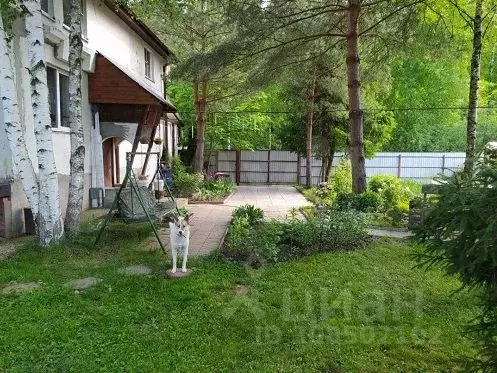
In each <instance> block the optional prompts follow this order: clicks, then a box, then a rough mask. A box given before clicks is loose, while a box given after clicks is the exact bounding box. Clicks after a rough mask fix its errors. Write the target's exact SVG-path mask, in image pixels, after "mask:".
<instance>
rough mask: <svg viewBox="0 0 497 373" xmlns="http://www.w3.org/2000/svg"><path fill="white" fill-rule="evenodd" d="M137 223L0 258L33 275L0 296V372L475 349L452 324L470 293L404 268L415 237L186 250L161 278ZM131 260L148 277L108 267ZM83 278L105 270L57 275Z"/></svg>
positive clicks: (325, 361)
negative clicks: (255, 254) (279, 248)
mask: <svg viewBox="0 0 497 373" xmlns="http://www.w3.org/2000/svg"><path fill="white" fill-rule="evenodd" d="M124 231H125V232H126V234H123V232H124ZM148 234H149V231H148V228H147V227H146V226H137V227H135V226H121V225H113V226H112V227H111V229H110V230H109V232H107V233H106V240H105V242H104V244H103V245H102V247H101V248H100V249H99V250H98V251H94V250H91V249H88V245H85V244H84V243H85V242H87V241H84V240H80V241H79V242H78V243H76V244H75V243H74V241H73V242H72V243H71V242H66V243H64V244H62V245H60V246H58V247H54V248H51V249H49V250H47V251H36V250H35V249H34V248H33V247H29V246H26V247H25V248H23V249H21V250H19V251H18V252H17V253H16V254H15V255H14V256H13V257H11V258H9V259H8V260H5V261H1V262H0V284H4V283H7V282H9V281H38V280H41V281H42V282H43V283H44V286H43V287H42V288H41V289H39V290H36V291H33V292H31V293H22V294H0V309H1V310H2V312H1V313H0V371H3V370H5V371H12V372H24V371H30V372H37V371H40V372H47V371H75V372H78V371H89V372H91V371H109V372H119V371H141V372H152V371H154V372H155V371H167V372H408V371H423V372H429V371H433V372H439V371H458V370H462V369H463V365H462V361H463V360H464V359H467V358H471V357H473V356H474V354H475V352H474V350H473V349H472V347H471V344H470V342H469V341H468V340H466V339H465V338H463V337H462V336H461V328H462V326H463V325H465V324H466V323H467V322H468V321H469V320H471V319H472V318H473V317H474V315H475V311H476V309H475V307H476V304H477V297H476V294H474V293H472V292H468V291H460V292H457V293H455V294H452V293H453V292H454V291H455V290H456V289H458V288H459V286H460V284H459V282H458V281H457V280H455V279H453V278H447V277H445V276H444V275H443V274H442V273H441V271H440V270H430V271H428V272H426V271H424V270H421V269H413V265H414V262H413V261H412V259H411V254H413V253H416V252H418V251H419V250H420V248H419V247H416V246H414V245H410V244H407V243H400V242H396V241H388V240H382V241H376V242H374V243H372V244H371V245H370V246H369V247H368V248H367V249H365V250H363V251H357V252H344V253H326V254H320V255H316V256H312V257H307V258H303V259H301V260H298V261H292V262H285V263H281V264H279V265H275V266H273V267H267V268H263V269H259V270H246V269H245V268H244V266H242V265H239V264H234V263H227V262H220V261H219V260H217V259H216V258H215V257H214V256H211V257H206V258H194V259H193V260H192V261H191V263H190V264H191V266H193V267H195V271H194V273H193V274H192V275H191V276H190V277H188V278H186V279H183V280H168V279H165V276H164V275H165V269H166V265H167V264H166V263H167V261H166V258H165V257H164V256H163V254H161V253H160V251H159V250H158V249H157V250H154V251H147V250H145V249H144V247H145V246H146V244H144V243H143V239H144V237H146V236H147V235H148ZM137 263H140V264H147V265H149V266H150V267H152V268H153V270H154V275H152V276H145V277H126V276H124V275H121V274H119V273H118V269H119V268H122V267H124V266H127V265H129V264H137ZM87 276H95V277H99V278H102V279H103V282H101V283H100V284H98V285H97V286H95V287H94V288H91V289H89V290H87V291H85V292H81V293H79V294H77V293H75V292H73V291H71V290H69V289H67V288H65V287H64V283H65V282H67V281H69V280H70V279H73V278H77V277H87ZM237 286H238V287H237ZM236 289H238V291H236Z"/></svg>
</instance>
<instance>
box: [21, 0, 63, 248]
mask: <svg viewBox="0 0 497 373" xmlns="http://www.w3.org/2000/svg"><path fill="white" fill-rule="evenodd" d="M23 3H24V5H25V7H26V9H27V11H28V13H27V15H26V19H25V21H26V47H27V51H28V60H29V61H28V69H29V74H30V77H31V105H32V107H33V119H34V132H35V138H36V153H37V155H38V180H39V190H40V199H39V211H38V217H37V226H38V240H39V243H40V245H41V246H44V247H45V246H48V245H50V243H52V242H53V241H56V240H58V239H59V238H60V237H61V236H62V234H63V224H62V216H61V212H60V203H59V183H58V180H57V168H56V166H55V158H54V153H53V142H52V129H51V121H50V113H49V107H48V87H47V71H46V66H45V61H44V57H45V56H44V37H43V24H42V18H41V7H40V1H39V0H24V2H23Z"/></svg>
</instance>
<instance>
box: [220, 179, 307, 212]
mask: <svg viewBox="0 0 497 373" xmlns="http://www.w3.org/2000/svg"><path fill="white" fill-rule="evenodd" d="M237 189H238V190H237V192H236V193H235V194H234V195H232V196H231V197H230V198H228V199H227V200H226V201H224V204H225V205H228V206H231V207H233V208H236V207H239V206H243V205H246V204H250V205H254V206H255V207H258V208H260V209H262V210H263V211H264V215H265V216H266V218H269V219H271V218H272V219H277V220H283V219H284V218H285V217H286V216H287V215H288V214H289V212H290V210H291V209H292V208H296V207H301V206H310V205H311V203H310V202H309V201H307V200H306V199H305V197H304V196H303V195H302V194H300V192H299V191H298V190H297V189H295V188H294V187H293V186H289V185H264V186H258V185H257V186H256V185H241V186H238V187H237Z"/></svg>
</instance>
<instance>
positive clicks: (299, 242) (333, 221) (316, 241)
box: [281, 208, 369, 258]
mask: <svg viewBox="0 0 497 373" xmlns="http://www.w3.org/2000/svg"><path fill="white" fill-rule="evenodd" d="M368 237H369V236H368V233H367V230H366V222H365V220H364V218H363V216H361V215H360V214H357V213H355V212H350V211H337V210H334V209H331V208H325V209H321V210H320V211H319V212H318V213H317V215H316V218H315V219H313V220H311V221H302V220H293V221H291V222H288V223H287V224H286V226H285V230H284V235H283V237H282V239H281V242H282V244H283V245H284V249H283V253H282V257H283V258H286V257H298V256H303V255H309V254H313V253H318V252H323V251H344V250H354V249H358V248H360V247H362V246H363V245H364V244H365V243H366V242H367V241H368Z"/></svg>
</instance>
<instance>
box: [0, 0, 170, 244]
mask: <svg viewBox="0 0 497 373" xmlns="http://www.w3.org/2000/svg"><path fill="white" fill-rule="evenodd" d="M41 4H42V13H43V24H44V36H45V60H46V63H47V82H48V88H49V101H50V102H49V103H47V104H48V105H49V108H50V117H51V121H52V134H53V142H54V152H55V161H56V165H57V172H58V176H59V188H60V197H61V198H60V201H61V209H62V213H63V214H65V207H66V203H67V194H68V183H69V157H70V141H69V129H68V127H67V117H68V112H67V109H68V56H69V41H68V36H69V27H68V24H69V22H70V17H69V4H70V1H69V0H41ZM82 5H83V37H84V46H83V48H84V62H83V91H82V94H83V100H82V102H83V104H82V105H83V107H82V109H83V124H84V139H85V147H86V158H85V198H84V201H83V208H84V209H88V208H90V207H99V206H102V203H103V201H102V199H101V196H102V192H103V193H105V190H107V191H109V190H110V189H112V188H115V187H116V186H118V185H119V184H120V183H121V182H122V180H123V178H124V175H125V168H126V160H125V156H126V152H128V151H138V152H147V151H149V152H150V151H154V152H155V151H157V152H161V151H162V149H163V144H155V143H154V141H153V140H154V139H155V138H161V139H162V140H163V141H165V143H164V144H165V145H166V147H165V148H166V149H167V151H168V153H169V155H177V139H178V126H177V123H178V116H177V114H176V109H175V108H174V106H172V105H171V104H170V103H168V101H167V99H166V98H167V95H166V92H165V84H164V79H163V78H164V75H165V74H167V72H168V69H169V67H168V65H169V64H170V63H171V61H173V60H174V58H175V57H174V55H173V54H172V52H171V51H170V50H169V49H168V48H167V46H166V45H165V44H164V43H163V42H162V41H161V40H160V39H159V38H158V37H157V36H156V35H155V34H154V33H153V32H152V31H151V30H150V29H149V28H148V27H147V26H146V25H145V24H144V23H142V22H141V21H140V20H138V19H137V18H136V17H135V16H134V15H133V14H132V13H131V12H130V10H129V9H127V8H126V7H124V6H122V5H120V4H118V3H116V2H115V1H114V0H82ZM16 26H17V28H18V30H19V31H21V30H22V25H20V24H19V25H16ZM16 34H17V35H22V32H18V33H16ZM22 45H23V43H22V36H21V37H17V38H15V39H14V44H13V47H14V54H15V67H16V83H17V86H18V87H29V78H28V76H27V73H26V72H25V71H24V70H23V69H22V68H21V66H23V65H25V63H23V61H26V52H25V50H24V49H23V48H22V47H21V46H22ZM0 91H1V85H0ZM29 94H30V90H29V89H19V90H18V102H19V105H20V109H21V110H20V111H21V121H22V122H23V123H24V125H25V126H26V128H28V129H29V128H32V126H33V119H32V113H31V110H30V105H23V103H24V102H29V96H28V95H29ZM0 105H1V103H0ZM0 109H1V107H0ZM2 112H3V110H0V134H2V133H4V128H3V127H4V122H3V116H2ZM27 132H28V133H30V131H27ZM31 132H32V131H31ZM32 137H33V136H31V137H28V138H27V143H28V149H29V151H30V152H32V153H33V155H34V154H35V153H36V151H35V140H34V138H32ZM133 168H134V169H135V170H136V171H137V173H140V174H145V175H148V177H149V178H151V177H152V176H153V174H154V172H155V168H156V160H155V159H152V157H150V159H148V157H146V156H137V157H135V159H134V162H133ZM108 194H110V193H108ZM28 207H29V206H28V204H27V200H26V197H25V195H24V192H23V190H22V186H21V183H20V181H19V180H18V178H17V176H16V171H15V169H14V167H13V162H12V158H11V154H10V150H9V146H8V143H7V140H6V136H5V134H3V135H0V237H1V236H4V237H11V236H16V235H19V234H22V233H23V232H24V231H25V215H26V212H25V209H26V208H28ZM28 220H29V213H28ZM26 225H29V221H27V222H26ZM28 228H29V227H28Z"/></svg>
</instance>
